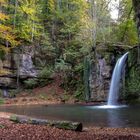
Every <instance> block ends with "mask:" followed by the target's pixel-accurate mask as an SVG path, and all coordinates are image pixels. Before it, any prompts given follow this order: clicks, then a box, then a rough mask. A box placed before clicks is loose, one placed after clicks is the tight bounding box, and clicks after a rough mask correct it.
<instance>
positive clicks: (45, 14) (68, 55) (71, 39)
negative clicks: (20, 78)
mask: <svg viewBox="0 0 140 140" xmlns="http://www.w3.org/2000/svg"><path fill="white" fill-rule="evenodd" d="M109 4H110V0H88V1H86V0H45V1H43V0H42V1H40V0H0V59H4V57H5V56H6V54H7V53H9V52H11V51H12V50H13V49H15V48H16V49H17V50H18V49H19V50H20V48H21V47H25V46H32V48H33V50H37V51H38V52H39V53H38V55H40V59H39V58H38V59H37V60H36V58H34V65H35V66H36V68H38V69H40V77H43V78H48V79H49V78H50V77H51V75H52V73H59V75H60V77H61V80H62V84H61V86H62V87H63V88H64V89H65V90H66V91H70V92H74V95H75V96H80V95H81V94H82V93H83V92H84V82H83V79H84V76H83V73H84V67H85V64H84V60H85V57H87V56H90V54H91V52H92V51H94V52H96V49H97V44H98V43H103V44H106V43H112V44H125V45H128V46H135V45H136V44H138V36H137V28H136V25H135V21H134V11H133V6H132V1H131V0H120V3H119V5H118V6H117V7H116V8H117V9H118V10H119V12H118V18H117V19H116V20H114V19H112V18H111V15H110V10H113V9H109ZM17 61H18V60H17ZM3 73H5V71H0V74H3ZM132 76H134V75H132ZM136 77H137V76H134V78H133V80H134V81H133V80H132V81H131V83H128V84H130V85H131V86H130V91H131V89H135V88H137V89H138V90H139V88H140V85H139V84H138V85H137V83H136V81H137V82H138V83H139V81H138V79H136ZM48 79H47V80H46V79H45V80H44V79H41V80H39V81H37V80H36V79H31V80H27V81H25V84H26V87H27V88H35V87H37V86H44V85H46V84H47V83H49V82H50V81H49V82H48ZM82 95H83V94H82Z"/></svg>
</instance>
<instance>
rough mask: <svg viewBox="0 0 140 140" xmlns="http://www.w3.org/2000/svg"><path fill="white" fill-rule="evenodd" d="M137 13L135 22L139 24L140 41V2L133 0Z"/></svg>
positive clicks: (139, 0)
mask: <svg viewBox="0 0 140 140" xmlns="http://www.w3.org/2000/svg"><path fill="white" fill-rule="evenodd" d="M132 2H133V7H134V11H135V20H136V24H137V30H138V36H139V41H140V0H132Z"/></svg>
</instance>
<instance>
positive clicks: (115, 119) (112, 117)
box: [107, 109, 125, 127]
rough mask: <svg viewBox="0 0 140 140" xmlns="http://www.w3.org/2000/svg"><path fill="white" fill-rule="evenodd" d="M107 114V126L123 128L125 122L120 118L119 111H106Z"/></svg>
mask: <svg viewBox="0 0 140 140" xmlns="http://www.w3.org/2000/svg"><path fill="white" fill-rule="evenodd" d="M107 114H108V117H107V119H108V125H109V126H111V127H123V126H125V122H124V120H123V118H122V115H121V112H120V111H119V110H112V109H108V110H107Z"/></svg>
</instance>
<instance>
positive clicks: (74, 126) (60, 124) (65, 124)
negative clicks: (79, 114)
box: [10, 115, 83, 131]
mask: <svg viewBox="0 0 140 140" xmlns="http://www.w3.org/2000/svg"><path fill="white" fill-rule="evenodd" d="M10 120H11V121H13V122H16V123H22V124H23V123H26V124H34V125H48V126H54V127H56V128H60V129H67V130H73V131H82V128H83V125H82V123H79V122H70V121H50V120H44V119H36V118H30V117H26V116H21V115H12V116H10Z"/></svg>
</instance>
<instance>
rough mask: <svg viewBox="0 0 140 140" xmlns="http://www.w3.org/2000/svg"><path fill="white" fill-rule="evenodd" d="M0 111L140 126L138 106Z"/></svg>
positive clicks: (86, 122)
mask: <svg viewBox="0 0 140 140" xmlns="http://www.w3.org/2000/svg"><path fill="white" fill-rule="evenodd" d="M0 111H5V112H11V113H16V114H20V115H27V116H31V117H36V118H42V119H50V120H70V121H78V122H82V123H83V124H84V126H101V127H104V126H107V127H108V126H109V127H140V107H139V106H137V107H136V106H134V107H133V106H130V107H123V108H116V109H111V108H109V109H100V108H95V107H93V106H82V105H49V106H42V105H32V106H31V105H26V106H7V107H6V106H5V107H4V106H0Z"/></svg>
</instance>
